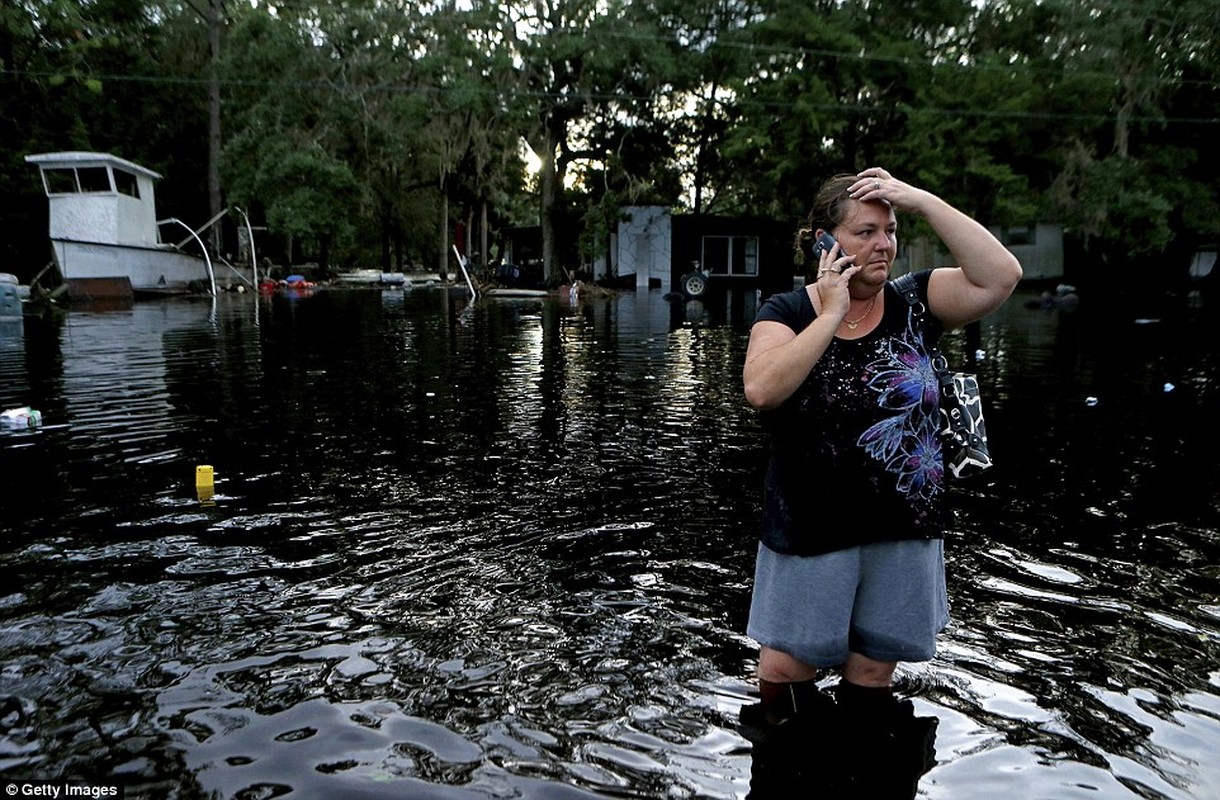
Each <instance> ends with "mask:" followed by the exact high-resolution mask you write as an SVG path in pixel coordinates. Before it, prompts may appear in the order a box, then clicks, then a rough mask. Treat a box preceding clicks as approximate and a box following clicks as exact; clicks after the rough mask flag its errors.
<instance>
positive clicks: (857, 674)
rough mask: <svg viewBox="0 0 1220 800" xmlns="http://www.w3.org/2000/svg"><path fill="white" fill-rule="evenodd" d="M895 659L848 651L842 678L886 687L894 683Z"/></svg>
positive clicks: (857, 683) (864, 684) (760, 670)
mask: <svg viewBox="0 0 1220 800" xmlns="http://www.w3.org/2000/svg"><path fill="white" fill-rule="evenodd" d="M897 666H898V662H896V661H877V660H876V659H873V658H869V657H868V656H864V655H860V654H859V653H848V654H847V661H846V662H845V663H844V664H843V673H842V677H843V680H845V681H847V682H848V683H851V684H855V685H856V686H864V687H867V688H870V689H888V688H889V687H890V686H891V685H892V684H893V683H894V669H895V667H897ZM758 669H759V675H760V676H761V674H762V661H761V660H760V661H759V667H758Z"/></svg>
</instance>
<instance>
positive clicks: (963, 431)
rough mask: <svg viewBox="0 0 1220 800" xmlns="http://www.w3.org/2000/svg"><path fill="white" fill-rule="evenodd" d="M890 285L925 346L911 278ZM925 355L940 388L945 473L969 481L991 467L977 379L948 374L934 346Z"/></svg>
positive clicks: (923, 319)
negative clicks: (899, 295) (896, 292)
mask: <svg viewBox="0 0 1220 800" xmlns="http://www.w3.org/2000/svg"><path fill="white" fill-rule="evenodd" d="M893 284H894V288H895V289H897V290H898V292H899V294H901V295H902V298H903V299H904V300H906V301H907V303H908V304H909V305H910V306H911V313H912V314H913V315H914V318H915V324H916V326H917V327H918V328H919V330H920V332H921V335H922V336H923V339H924V342H925V344H926V343H927V341H928V337H927V335H926V334H927V331H928V326H927V312H928V306H927V304H926V303H925V302H924V301H923V298H921V297H920V296H919V288H918V287H917V286H916V284H915V276H914V275H910V274H908V275H903V276H902V277H900V278H897V279H895V280H894V281H893ZM927 352H928V358H929V359H930V360H931V363H932V369H933V371H934V372H935V373H936V382H937V384H938V385H939V388H940V404H939V405H940V444H941V454H942V456H943V458H944V464H945V469H946V470H947V471H948V472H950V473H951V474H952V475H953V477H955V478H959V479H960V478H969V477H971V476H972V475H977V474H978V473H980V472H982V471H983V470H986V469H988V468H990V467H991V452H990V450H989V449H988V447H987V427H986V425H984V423H983V398H982V396H981V394H980V393H979V381H978V377H977V376H976V375H973V374H971V373H967V372H952V371H950V369H949V361H948V359H946V358H945V357H944V355H943V354H942V353H941V352H940V348H938V347H936V346H935V345H932V346H930V347H928V349H927Z"/></svg>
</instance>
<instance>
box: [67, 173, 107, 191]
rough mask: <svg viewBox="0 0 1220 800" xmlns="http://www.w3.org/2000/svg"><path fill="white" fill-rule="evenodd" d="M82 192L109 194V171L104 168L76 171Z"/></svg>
mask: <svg viewBox="0 0 1220 800" xmlns="http://www.w3.org/2000/svg"><path fill="white" fill-rule="evenodd" d="M76 179H77V180H78V181H80V190H81V191H82V192H110V191H113V189H111V188H110V170H108V169H106V168H105V167H80V168H79V169H77V170H76Z"/></svg>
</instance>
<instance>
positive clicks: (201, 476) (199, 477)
mask: <svg viewBox="0 0 1220 800" xmlns="http://www.w3.org/2000/svg"><path fill="white" fill-rule="evenodd" d="M214 484H215V478H214V476H213V474H212V467H211V465H209V464H200V465H199V466H197V467H195V488H196V489H207V490H208V491H211V489H212V486H213V485H214Z"/></svg>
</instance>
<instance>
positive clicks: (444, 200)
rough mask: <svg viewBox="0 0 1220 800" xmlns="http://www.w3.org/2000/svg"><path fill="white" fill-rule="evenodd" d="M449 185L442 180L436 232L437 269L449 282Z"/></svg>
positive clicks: (442, 277)
mask: <svg viewBox="0 0 1220 800" xmlns="http://www.w3.org/2000/svg"><path fill="white" fill-rule="evenodd" d="M447 184H448V181H446V180H445V179H441V198H440V200H441V202H440V214H439V217H440V219H439V221H438V225H437V230H436V243H437V245H438V251H437V256H439V258H438V259H437V262H436V269H437V274H439V275H440V276H441V280H443V281H445V280H449V188H448V185H447Z"/></svg>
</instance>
